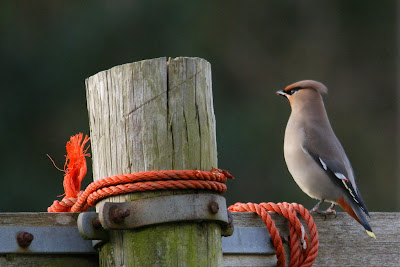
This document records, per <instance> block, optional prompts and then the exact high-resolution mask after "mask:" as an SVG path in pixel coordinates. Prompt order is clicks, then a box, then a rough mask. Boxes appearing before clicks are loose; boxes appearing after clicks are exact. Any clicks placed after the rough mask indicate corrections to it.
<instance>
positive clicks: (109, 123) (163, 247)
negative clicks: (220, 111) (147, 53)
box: [86, 58, 222, 266]
mask: <svg viewBox="0 0 400 267" xmlns="http://www.w3.org/2000/svg"><path fill="white" fill-rule="evenodd" d="M86 89H87V102H88V111H89V120H90V135H91V138H92V140H91V142H92V158H93V179H94V180H97V179H100V178H103V177H107V176H110V175H116V174H121V173H130V172H138V171H150V170H168V169H201V170H210V169H211V167H217V148H216V134H215V118H214V112H213V103H212V90H211V66H210V64H209V63H208V62H207V61H205V60H203V59H200V58H176V59H170V60H169V62H168V63H167V61H166V58H158V59H153V60H144V61H140V62H135V63H130V64H125V65H122V66H117V67H114V68H112V69H110V70H107V71H103V72H100V73H98V74H96V75H94V76H92V77H90V78H88V79H87V80H86ZM192 192H193V191H192ZM182 193H190V192H188V191H182V190H179V191H176V192H175V191H170V192H168V191H158V192H145V193H138V194H125V195H120V196H116V197H111V198H108V199H107V200H106V201H118V202H120V201H130V200H135V199H138V198H144V197H146V198H148V197H155V196H159V195H168V194H182ZM194 263H196V264H198V263H199V264H201V265H202V266H203V265H204V266H207V265H208V266H217V265H221V264H222V255H221V238H220V227H219V226H218V225H216V224H214V223H201V224H198V223H194V222H191V223H179V224H172V225H171V224H168V225H158V226H154V227H149V228H143V229H140V230H135V231H112V232H111V239H110V242H109V243H107V244H106V245H105V246H103V247H102V248H101V250H100V265H102V266H120V265H124V266H154V265H156V266H178V265H188V266H189V265H192V264H194Z"/></svg>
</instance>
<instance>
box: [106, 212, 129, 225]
mask: <svg viewBox="0 0 400 267" xmlns="http://www.w3.org/2000/svg"><path fill="white" fill-rule="evenodd" d="M130 214H131V212H130V211H129V209H119V208H116V209H113V210H112V211H111V213H110V219H111V221H113V222H114V223H122V222H123V221H124V219H125V218H126V217H128V216H129V215H130Z"/></svg>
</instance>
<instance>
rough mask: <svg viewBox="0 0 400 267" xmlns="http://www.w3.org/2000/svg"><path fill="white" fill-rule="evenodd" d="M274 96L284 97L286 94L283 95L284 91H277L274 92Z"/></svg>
mask: <svg viewBox="0 0 400 267" xmlns="http://www.w3.org/2000/svg"><path fill="white" fill-rule="evenodd" d="M276 94H277V95H281V96H285V97H286V95H287V94H286V93H285V91H283V90H279V91H276Z"/></svg>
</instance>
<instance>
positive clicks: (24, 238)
mask: <svg viewBox="0 0 400 267" xmlns="http://www.w3.org/2000/svg"><path fill="white" fill-rule="evenodd" d="M32 240H33V235H32V234H31V233H28V232H18V234H17V242H18V245H19V246H20V247H22V248H26V247H29V245H30V244H31V243H32Z"/></svg>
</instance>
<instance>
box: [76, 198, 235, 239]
mask: <svg viewBox="0 0 400 267" xmlns="http://www.w3.org/2000/svg"><path fill="white" fill-rule="evenodd" d="M181 221H216V222H218V223H220V224H221V229H222V233H221V234H222V235H223V236H229V235H232V233H233V222H232V215H231V214H230V212H229V211H228V210H227V209H226V201H225V198H224V197H222V196H219V195H215V194H185V195H172V196H162V197H155V198H147V199H140V200H135V201H130V202H121V203H113V202H105V203H103V204H102V206H100V207H99V213H98V214H97V213H96V212H84V213H81V214H79V217H78V229H79V232H80V233H81V235H82V237H83V238H84V239H90V240H102V242H100V243H99V242H97V243H96V246H99V245H101V244H102V243H104V242H105V241H107V240H108V239H109V237H108V230H109V229H114V230H118V229H119V230H121V229H134V228H138V227H144V226H149V225H155V224H161V223H170V222H181Z"/></svg>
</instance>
